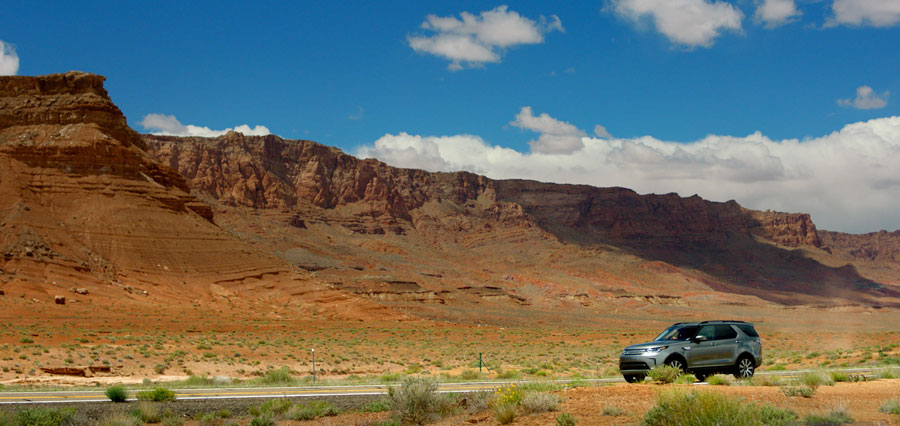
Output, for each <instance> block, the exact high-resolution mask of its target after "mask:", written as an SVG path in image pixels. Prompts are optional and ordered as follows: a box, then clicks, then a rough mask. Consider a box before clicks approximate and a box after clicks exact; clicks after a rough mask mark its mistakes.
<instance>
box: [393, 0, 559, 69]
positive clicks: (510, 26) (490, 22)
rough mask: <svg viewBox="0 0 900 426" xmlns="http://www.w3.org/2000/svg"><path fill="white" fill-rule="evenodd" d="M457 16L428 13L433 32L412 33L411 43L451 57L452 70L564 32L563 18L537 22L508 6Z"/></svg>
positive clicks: (429, 29) (424, 26)
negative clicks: (558, 32) (552, 34)
mask: <svg viewBox="0 0 900 426" xmlns="http://www.w3.org/2000/svg"><path fill="white" fill-rule="evenodd" d="M459 16H460V18H462V19H457V18H456V17H454V16H437V15H428V17H427V18H426V19H425V22H423V23H422V25H421V28H422V29H423V30H425V31H426V32H431V33H434V34H433V35H416V36H413V35H410V36H408V37H407V42H408V43H409V46H410V47H412V48H413V49H414V50H415V51H416V52H419V53H430V54H432V55H435V56H440V57H443V58H446V59H449V60H450V65H449V66H448V68H449V69H451V70H460V69H463V67H464V66H468V67H476V66H482V65H483V64H484V63H486V62H500V58H501V57H502V56H503V51H504V50H505V49H507V48H510V47H513V46H517V45H521V44H539V43H543V42H544V34H546V33H549V32H551V31H560V32H563V31H565V29H564V28H563V26H562V21H560V20H559V17H557V16H556V15H552V16H551V17H550V19H549V20H548V19H547V18H545V17H544V16H541V17H540V18H539V20H538V21H537V22H536V21H534V20H531V19H529V18H526V17H524V16H522V15H519V14H518V13H516V12H515V11H511V10H509V8H508V7H507V6H498V7H496V8H494V9H492V10H488V11H484V12H481V13H480V14H479V15H475V14H472V13H469V12H462V13H460V14H459Z"/></svg>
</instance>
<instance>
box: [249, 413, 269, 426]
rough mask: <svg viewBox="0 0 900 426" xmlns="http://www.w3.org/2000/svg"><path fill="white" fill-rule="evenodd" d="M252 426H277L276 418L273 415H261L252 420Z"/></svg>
mask: <svg viewBox="0 0 900 426" xmlns="http://www.w3.org/2000/svg"><path fill="white" fill-rule="evenodd" d="M250 426H275V418H274V417H273V416H272V413H260V414H259V415H258V416H254V417H253V419H252V420H250Z"/></svg>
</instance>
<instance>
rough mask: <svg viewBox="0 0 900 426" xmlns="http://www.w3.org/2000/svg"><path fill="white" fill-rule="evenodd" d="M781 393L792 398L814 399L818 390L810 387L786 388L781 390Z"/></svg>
mask: <svg viewBox="0 0 900 426" xmlns="http://www.w3.org/2000/svg"><path fill="white" fill-rule="evenodd" d="M781 392H782V393H783V394H785V395H786V396H790V397H795V396H802V397H804V398H812V396H813V395H814V394H815V393H816V388H812V387H809V386H784V387H782V388H781Z"/></svg>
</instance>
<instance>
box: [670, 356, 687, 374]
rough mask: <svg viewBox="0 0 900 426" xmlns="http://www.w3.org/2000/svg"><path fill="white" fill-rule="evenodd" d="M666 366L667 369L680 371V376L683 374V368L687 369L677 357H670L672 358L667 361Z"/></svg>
mask: <svg viewBox="0 0 900 426" xmlns="http://www.w3.org/2000/svg"><path fill="white" fill-rule="evenodd" d="M666 365H668V366H669V367H675V368H677V369H679V370H681V373H682V374H684V371H685V368H686V367H687V366H686V365H685V362H684V360H683V359H681V358H679V357H672V358H669V359H667V360H666Z"/></svg>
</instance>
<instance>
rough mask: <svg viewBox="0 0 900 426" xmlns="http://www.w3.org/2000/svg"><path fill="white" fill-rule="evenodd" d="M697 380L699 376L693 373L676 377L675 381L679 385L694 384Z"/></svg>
mask: <svg viewBox="0 0 900 426" xmlns="http://www.w3.org/2000/svg"><path fill="white" fill-rule="evenodd" d="M696 382H697V376H695V375H693V374H682V375H680V376H678V378H677V379H675V383H677V384H679V385H692V384H694V383H696Z"/></svg>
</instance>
